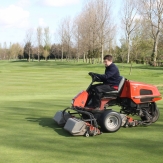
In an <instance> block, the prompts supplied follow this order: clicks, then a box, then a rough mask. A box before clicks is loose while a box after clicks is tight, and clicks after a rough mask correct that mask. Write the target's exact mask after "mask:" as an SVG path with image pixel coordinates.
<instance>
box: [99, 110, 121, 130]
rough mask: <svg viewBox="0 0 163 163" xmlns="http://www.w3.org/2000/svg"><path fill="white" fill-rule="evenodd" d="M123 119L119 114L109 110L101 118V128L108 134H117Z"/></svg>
mask: <svg viewBox="0 0 163 163" xmlns="http://www.w3.org/2000/svg"><path fill="white" fill-rule="evenodd" d="M121 124H122V118H121V116H120V114H119V113H117V112H114V111H111V110H107V111H105V112H103V114H102V115H101V118H100V126H101V128H102V129H103V130H104V131H106V132H116V131H118V130H119V129H120V127H121Z"/></svg>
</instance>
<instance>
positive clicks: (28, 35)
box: [25, 29, 33, 62]
mask: <svg viewBox="0 0 163 163" xmlns="http://www.w3.org/2000/svg"><path fill="white" fill-rule="evenodd" d="M32 40H33V29H28V30H27V31H26V37H25V44H26V45H27V44H28V45H30V46H27V47H26V48H27V51H28V57H29V58H28V61H29V62H30V61H31V48H32V47H31V46H32Z"/></svg>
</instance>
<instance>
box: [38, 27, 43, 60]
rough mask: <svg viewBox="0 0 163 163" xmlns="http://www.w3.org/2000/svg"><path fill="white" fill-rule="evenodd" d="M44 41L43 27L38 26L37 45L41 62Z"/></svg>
mask: <svg viewBox="0 0 163 163" xmlns="http://www.w3.org/2000/svg"><path fill="white" fill-rule="evenodd" d="M42 41H43V34H42V28H41V27H38V28H37V46H38V62H40V53H41V48H40V47H41V46H42Z"/></svg>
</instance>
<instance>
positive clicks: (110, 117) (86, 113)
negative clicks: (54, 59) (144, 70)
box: [53, 73, 162, 137]
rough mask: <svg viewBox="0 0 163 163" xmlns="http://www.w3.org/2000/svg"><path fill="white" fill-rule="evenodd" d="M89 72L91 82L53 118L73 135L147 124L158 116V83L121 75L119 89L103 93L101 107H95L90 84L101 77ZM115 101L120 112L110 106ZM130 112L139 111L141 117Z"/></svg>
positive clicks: (93, 134) (95, 133)
mask: <svg viewBox="0 0 163 163" xmlns="http://www.w3.org/2000/svg"><path fill="white" fill-rule="evenodd" d="M89 75H91V77H92V82H91V84H90V85H89V87H88V88H87V90H86V91H82V92H80V93H79V94H78V95H77V96H75V97H74V98H73V100H72V106H71V107H69V108H66V109H65V110H63V111H59V112H57V113H56V114H55V116H54V118H53V119H54V121H55V122H56V123H57V124H58V125H60V126H64V129H65V130H67V131H68V132H70V133H71V134H72V135H85V136H86V137H88V136H89V135H91V136H95V135H99V134H101V130H102V131H103V130H104V131H106V132H116V131H118V130H119V129H120V127H121V126H125V127H128V126H137V125H145V126H147V125H150V124H152V123H154V122H156V121H157V120H158V118H159V109H158V108H157V105H156V103H155V102H156V101H158V100H161V99H162V97H161V94H160V93H159V91H158V89H157V88H156V87H155V86H153V85H149V84H144V83H140V82H134V81H130V80H127V79H125V78H124V77H122V79H121V81H120V84H119V87H118V90H115V91H111V92H105V93H103V96H102V98H101V106H100V109H99V110H96V109H95V108H93V107H92V101H93V100H92V98H93V96H94V91H93V90H91V89H90V88H91V86H92V85H93V83H94V82H101V81H100V79H99V78H98V77H97V76H96V74H94V73H89ZM115 105H118V106H120V107H121V109H120V112H119V113H118V112H115V111H113V110H112V109H110V107H111V106H115ZM90 106H91V107H90ZM129 115H132V116H134V115H137V116H139V117H140V118H141V120H134V119H133V118H132V117H129Z"/></svg>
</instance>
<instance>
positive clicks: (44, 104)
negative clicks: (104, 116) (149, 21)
mask: <svg viewBox="0 0 163 163" xmlns="http://www.w3.org/2000/svg"><path fill="white" fill-rule="evenodd" d="M117 65H118V67H119V69H120V73H121V75H122V76H125V77H126V78H127V79H130V80H135V81H141V82H145V83H150V84H154V85H157V86H158V89H159V91H160V92H161V94H163V67H157V68H153V67H150V66H146V65H136V64H134V65H133V69H132V74H131V75H129V67H130V65H127V64H117ZM103 71H104V66H103V65H101V64H97V65H89V64H83V63H78V64H77V63H66V62H63V63H62V62H55V61H48V62H45V61H42V62H40V63H38V62H36V61H35V62H30V63H28V62H25V61H24V62H23V61H22V62H19V61H0V163H131V162H132V163H162V162H163V100H161V101H158V102H157V105H158V108H159V109H160V113H161V116H160V118H159V120H158V121H157V122H156V123H155V124H152V125H151V126H148V127H135V128H121V129H120V130H119V131H118V132H116V133H103V134H102V135H100V136H95V137H89V138H86V137H83V136H79V137H74V136H71V135H70V134H69V133H67V132H66V131H64V130H63V129H62V128H60V127H58V126H57V125H56V124H55V123H54V122H53V120H52V118H53V116H54V114H55V113H56V112H57V111H58V110H63V109H64V108H66V107H67V106H70V103H71V99H72V98H73V97H74V96H75V95H76V94H77V93H78V92H80V91H81V90H84V89H86V88H87V86H88V85H89V83H90V81H91V78H90V77H89V76H88V72H97V73H103ZM113 109H115V110H119V109H120V108H119V107H115V108H113Z"/></svg>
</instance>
